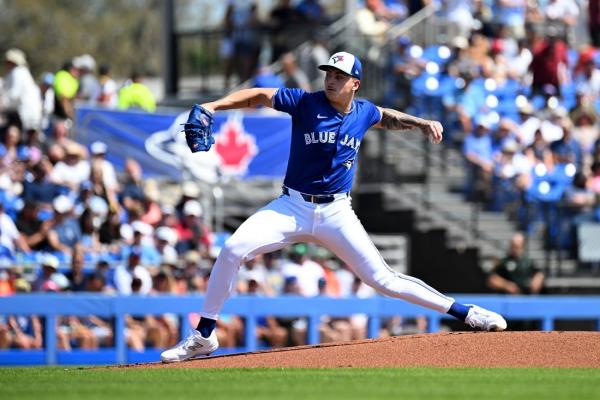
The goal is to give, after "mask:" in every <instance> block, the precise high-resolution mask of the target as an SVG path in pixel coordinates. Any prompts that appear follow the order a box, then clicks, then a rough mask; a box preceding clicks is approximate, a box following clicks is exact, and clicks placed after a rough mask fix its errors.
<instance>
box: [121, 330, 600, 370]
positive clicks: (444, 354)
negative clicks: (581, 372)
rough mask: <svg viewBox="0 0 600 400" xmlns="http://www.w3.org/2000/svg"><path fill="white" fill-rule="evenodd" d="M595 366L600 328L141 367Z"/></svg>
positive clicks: (443, 337)
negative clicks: (584, 330) (593, 330)
mask: <svg viewBox="0 0 600 400" xmlns="http://www.w3.org/2000/svg"><path fill="white" fill-rule="evenodd" d="M421 366H429V367H594V368H600V333H598V332H498V333H496V332H493V333H492V332H489V333H488V332H453V333H437V334H423V335H411V336H397V337H391V338H386V339H374V340H359V341H353V342H345V343H331V344H322V345H316V346H302V347H294V348H285V349H279V350H270V351H261V352H254V353H244V354H237V355H229V356H216V357H208V358H203V359H197V360H192V361H186V362H181V363H176V364H161V363H152V364H144V365H137V366H133V367H137V368H140V367H142V368H280V367H303V368H332V367H349V368H356V367H421Z"/></svg>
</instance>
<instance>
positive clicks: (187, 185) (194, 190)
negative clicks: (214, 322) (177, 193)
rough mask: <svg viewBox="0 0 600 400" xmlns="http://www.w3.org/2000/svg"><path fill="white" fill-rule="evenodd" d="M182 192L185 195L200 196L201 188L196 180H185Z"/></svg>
mask: <svg viewBox="0 0 600 400" xmlns="http://www.w3.org/2000/svg"><path fill="white" fill-rule="evenodd" d="M181 192H182V194H183V195H184V196H185V197H198V196H199V195H200V189H199V188H198V185H196V184H195V183H194V182H184V183H183V186H182V187H181Z"/></svg>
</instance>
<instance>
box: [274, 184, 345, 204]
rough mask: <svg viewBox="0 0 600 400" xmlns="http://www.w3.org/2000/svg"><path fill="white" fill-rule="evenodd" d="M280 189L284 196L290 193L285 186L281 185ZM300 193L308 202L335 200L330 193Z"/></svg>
mask: <svg viewBox="0 0 600 400" xmlns="http://www.w3.org/2000/svg"><path fill="white" fill-rule="evenodd" d="M281 189H282V191H283V194H285V195H286V196H289V195H290V191H289V189H288V188H287V187H285V186H283V187H282V188H281ZM298 193H300V192H298ZM300 195H301V196H302V198H303V199H304V200H305V201H308V202H309V203H314V204H324V203H331V202H332V201H334V200H335V196H334V195H332V194H319V195H315V194H306V193H300Z"/></svg>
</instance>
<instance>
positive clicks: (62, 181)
mask: <svg viewBox="0 0 600 400" xmlns="http://www.w3.org/2000/svg"><path fill="white" fill-rule="evenodd" d="M65 147H66V149H65V158H64V160H63V161H59V162H58V163H56V165H55V166H54V169H53V170H52V173H51V175H50V178H51V180H52V182H54V183H56V184H59V185H63V186H67V187H69V188H70V189H71V190H72V191H74V192H78V191H79V185H81V183H82V182H84V181H87V180H89V179H90V163H89V162H87V160H84V159H83V157H84V154H83V151H82V148H81V146H79V145H78V144H75V143H68V144H67V145H66V146H65Z"/></svg>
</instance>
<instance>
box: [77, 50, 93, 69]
mask: <svg viewBox="0 0 600 400" xmlns="http://www.w3.org/2000/svg"><path fill="white" fill-rule="evenodd" d="M75 58H76V59H77V62H78V66H76V67H77V68H80V69H85V70H88V71H93V70H95V69H96V60H94V57H92V56H91V55H89V54H83V55H81V56H79V57H75Z"/></svg>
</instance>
